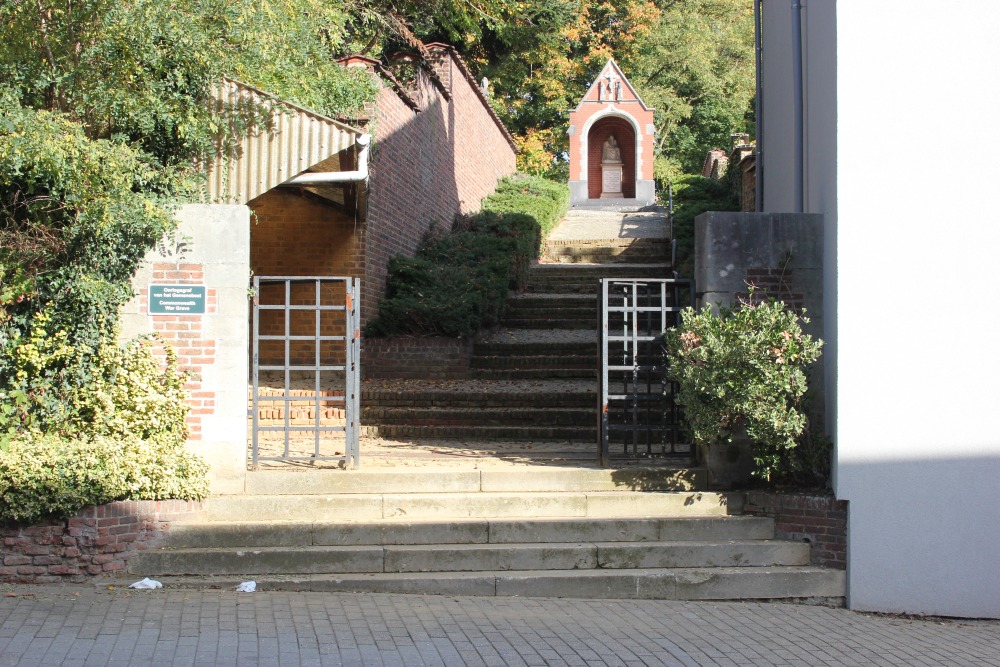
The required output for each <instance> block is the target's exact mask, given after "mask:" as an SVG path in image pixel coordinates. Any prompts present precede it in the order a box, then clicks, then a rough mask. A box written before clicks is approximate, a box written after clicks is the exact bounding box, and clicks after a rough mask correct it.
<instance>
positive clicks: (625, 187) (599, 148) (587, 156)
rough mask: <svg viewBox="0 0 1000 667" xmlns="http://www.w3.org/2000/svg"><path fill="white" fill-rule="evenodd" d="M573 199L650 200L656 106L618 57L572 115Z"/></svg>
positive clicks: (652, 197)
mask: <svg viewBox="0 0 1000 667" xmlns="http://www.w3.org/2000/svg"><path fill="white" fill-rule="evenodd" d="M569 122H570V127H569V135H570V136H569V165H570V181H569V186H570V202H571V203H572V204H586V203H588V202H592V203H594V204H598V203H614V202H615V201H616V200H621V201H620V202H619V203H623V204H637V205H646V204H652V203H653V202H654V201H655V200H656V190H655V186H654V183H653V140H654V138H655V137H654V128H653V110H652V109H650V108H649V107H647V106H646V105H645V103H644V102H643V101H642V99H640V98H639V95H638V94H637V93H636V92H635V89H634V88H632V84H630V83H629V81H628V79H627V78H625V75H624V74H622V71H621V70H620V69H619V68H618V65H617V64H616V63H615V61H614V60H609V61H608V63H607V65H605V66H604V69H602V70H601V73H600V75H599V76H598V77H597V79H596V80H595V81H594V83H593V84H592V85H591V87H590V89H589V90H588V91H587V94H586V95H584V96H583V99H582V100H581V101H580V104H579V105H578V106H577V108H576V109H575V110H573V111H571V112H570V115H569Z"/></svg>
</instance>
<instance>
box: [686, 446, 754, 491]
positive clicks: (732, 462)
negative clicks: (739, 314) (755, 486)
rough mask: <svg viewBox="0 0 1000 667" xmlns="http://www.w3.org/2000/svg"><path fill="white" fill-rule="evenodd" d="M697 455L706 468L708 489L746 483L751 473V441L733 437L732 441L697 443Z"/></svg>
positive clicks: (752, 465) (752, 464)
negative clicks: (707, 443)
mask: <svg viewBox="0 0 1000 667" xmlns="http://www.w3.org/2000/svg"><path fill="white" fill-rule="evenodd" d="M698 457H699V460H700V461H701V463H702V464H703V465H704V466H705V468H706V469H707V470H708V486H709V488H710V489H731V488H733V487H734V486H740V485H743V484H746V483H748V482H749V481H750V479H751V473H753V468H754V462H753V441H751V440H750V439H749V438H747V437H745V436H744V437H742V438H740V437H734V438H733V441H732V442H723V443H712V444H710V445H704V444H702V445H698Z"/></svg>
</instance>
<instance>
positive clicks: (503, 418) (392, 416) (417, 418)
mask: <svg viewBox="0 0 1000 667" xmlns="http://www.w3.org/2000/svg"><path fill="white" fill-rule="evenodd" d="M596 419H597V405H596V404H594V405H590V406H588V407H582V408H517V409H511V408H453V407H446V406H433V407H424V406H421V407H367V408H363V409H362V410H361V423H362V424H363V425H365V426H384V425H387V424H408V425H410V426H586V427H588V428H589V427H591V426H592V425H593V424H594V423H595V420H596Z"/></svg>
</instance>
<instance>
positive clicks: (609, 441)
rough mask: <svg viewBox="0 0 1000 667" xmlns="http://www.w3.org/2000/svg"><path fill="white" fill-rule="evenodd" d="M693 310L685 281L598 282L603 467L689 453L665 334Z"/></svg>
mask: <svg viewBox="0 0 1000 667" xmlns="http://www.w3.org/2000/svg"><path fill="white" fill-rule="evenodd" d="M687 305H694V289H693V283H692V281H691V280H688V279H683V280H682V279H679V278H671V279H662V280H657V279H649V280H647V279H642V280H621V279H615V278H602V279H601V395H600V399H601V403H600V406H599V409H600V415H599V419H600V429H599V431H600V440H601V442H600V452H601V456H600V458H601V463H602V464H603V465H608V464H609V463H610V462H611V461H612V460H616V459H649V458H656V457H670V456H690V454H691V448H690V445H688V444H687V443H682V442H681V440H682V439H683V438H682V431H681V414H680V408H679V407H678V406H677V405H676V403H675V402H674V396H675V395H676V383H674V382H671V381H670V380H668V379H667V357H666V349H665V347H664V345H663V336H662V334H663V332H664V331H666V330H667V329H668V328H669V327H672V326H675V325H677V324H678V323H679V320H680V311H681V309H682V308H684V307H685V306H687Z"/></svg>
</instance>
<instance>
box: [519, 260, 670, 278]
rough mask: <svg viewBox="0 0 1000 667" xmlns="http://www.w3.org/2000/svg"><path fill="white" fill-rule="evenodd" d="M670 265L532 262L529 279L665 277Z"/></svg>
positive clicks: (660, 263)
mask: <svg viewBox="0 0 1000 667" xmlns="http://www.w3.org/2000/svg"><path fill="white" fill-rule="evenodd" d="M669 275H670V265H669V264H667V263H665V262H657V263H650V264H572V265H566V264H533V265H532V266H531V269H530V270H529V273H528V277H529V281H533V280H536V279H546V280H552V279H557V278H568V279H573V280H583V279H600V278H655V277H658V278H667V277H669Z"/></svg>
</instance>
